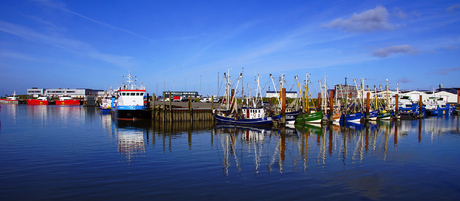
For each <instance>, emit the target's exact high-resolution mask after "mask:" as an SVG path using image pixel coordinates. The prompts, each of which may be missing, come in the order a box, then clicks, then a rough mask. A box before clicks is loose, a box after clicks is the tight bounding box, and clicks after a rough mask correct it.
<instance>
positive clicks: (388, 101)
mask: <svg viewBox="0 0 460 201" xmlns="http://www.w3.org/2000/svg"><path fill="white" fill-rule="evenodd" d="M386 81H387V86H386V90H387V92H386V96H387V97H386V98H387V105H386V106H387V108H388V109H387V110H389V109H390V96H389V94H388V79H387V80H386Z"/></svg>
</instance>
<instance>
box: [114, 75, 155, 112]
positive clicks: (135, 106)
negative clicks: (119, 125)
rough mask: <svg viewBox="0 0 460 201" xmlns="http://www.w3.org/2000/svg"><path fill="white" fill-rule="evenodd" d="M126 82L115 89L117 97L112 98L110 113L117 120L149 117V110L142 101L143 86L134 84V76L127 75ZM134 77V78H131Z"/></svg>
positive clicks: (144, 92)
mask: <svg viewBox="0 0 460 201" xmlns="http://www.w3.org/2000/svg"><path fill="white" fill-rule="evenodd" d="M125 78H127V79H128V80H127V83H126V84H123V86H122V87H119V88H118V90H117V98H116V99H115V97H113V98H112V106H111V107H112V110H111V112H112V114H113V115H114V117H115V118H117V119H119V120H136V119H147V118H150V117H151V115H150V110H149V109H148V108H147V106H146V105H145V103H144V95H145V94H146V91H145V87H144V86H143V85H142V84H141V86H139V87H138V86H137V85H136V83H135V82H136V81H137V79H136V77H132V76H131V71H129V74H128V76H127V77H125ZM133 78H134V80H132V79H133Z"/></svg>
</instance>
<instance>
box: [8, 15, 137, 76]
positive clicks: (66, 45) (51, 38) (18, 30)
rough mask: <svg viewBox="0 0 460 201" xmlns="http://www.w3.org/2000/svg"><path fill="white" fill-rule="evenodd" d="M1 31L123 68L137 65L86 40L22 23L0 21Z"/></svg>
mask: <svg viewBox="0 0 460 201" xmlns="http://www.w3.org/2000/svg"><path fill="white" fill-rule="evenodd" d="M0 31H3V32H5V33H9V34H12V35H16V36H18V37H20V38H22V39H25V40H28V41H32V42H36V43H44V44H48V45H52V46H54V47H57V48H59V49H63V50H66V51H69V52H72V53H75V54H77V55H83V56H87V57H90V58H93V59H98V60H101V61H105V62H109V63H111V64H113V65H116V66H119V67H122V68H131V67H133V66H134V65H135V63H134V61H133V59H132V57H129V56H119V55H110V54H105V53H100V52H99V51H97V50H96V49H95V48H93V47H92V46H91V45H89V44H87V43H85V42H82V41H79V40H74V39H69V38H64V37H61V36H57V35H56V34H45V33H39V32H37V31H35V30H33V29H29V28H26V27H23V26H20V25H16V24H11V23H8V22H4V21H0ZM12 56H14V55H10V57H12ZM18 56H19V55H16V57H18Z"/></svg>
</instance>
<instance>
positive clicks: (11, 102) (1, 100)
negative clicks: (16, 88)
mask: <svg viewBox="0 0 460 201" xmlns="http://www.w3.org/2000/svg"><path fill="white" fill-rule="evenodd" d="M0 103H4V104H18V100H8V99H0Z"/></svg>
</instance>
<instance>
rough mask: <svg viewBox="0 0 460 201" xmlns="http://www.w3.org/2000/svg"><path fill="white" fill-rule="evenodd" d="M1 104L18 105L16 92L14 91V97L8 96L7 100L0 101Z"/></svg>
mask: <svg viewBox="0 0 460 201" xmlns="http://www.w3.org/2000/svg"><path fill="white" fill-rule="evenodd" d="M0 103H7V104H18V103H19V99H18V97H17V96H16V91H14V93H13V95H12V96H8V97H6V98H5V99H0Z"/></svg>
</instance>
